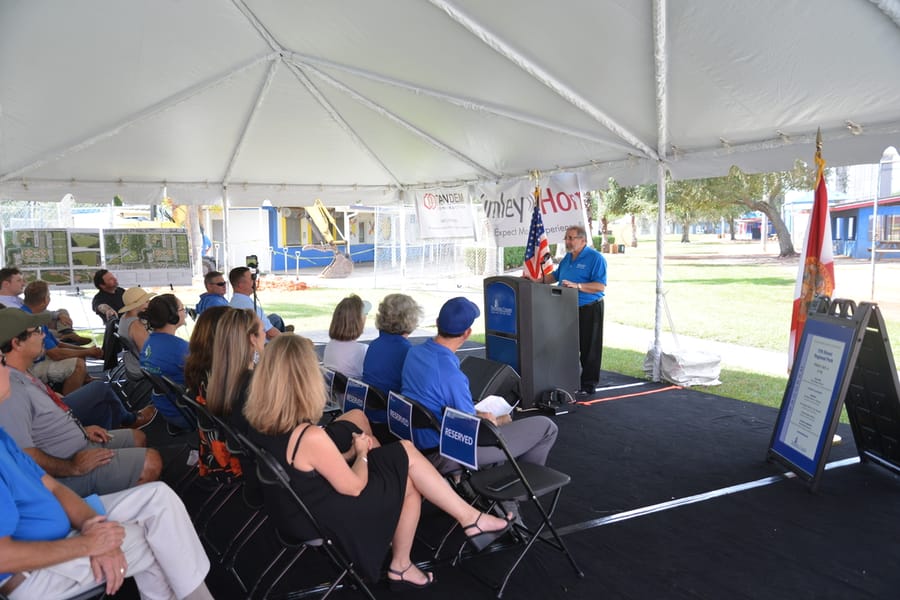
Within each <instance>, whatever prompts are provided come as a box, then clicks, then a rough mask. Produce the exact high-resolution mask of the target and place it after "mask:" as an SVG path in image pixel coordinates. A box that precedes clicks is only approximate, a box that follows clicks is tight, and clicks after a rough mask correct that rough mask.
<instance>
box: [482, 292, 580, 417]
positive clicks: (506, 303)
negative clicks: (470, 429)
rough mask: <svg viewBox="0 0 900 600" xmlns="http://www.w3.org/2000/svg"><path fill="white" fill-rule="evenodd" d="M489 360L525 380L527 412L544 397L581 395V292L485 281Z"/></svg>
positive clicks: (485, 317) (485, 315)
mask: <svg viewBox="0 0 900 600" xmlns="http://www.w3.org/2000/svg"><path fill="white" fill-rule="evenodd" d="M484 323H485V356H486V357H487V358H488V359H489V360H495V361H497V362H501V363H504V364H507V365H509V366H511V367H512V368H513V369H514V370H515V371H516V373H518V374H519V376H520V377H521V378H522V379H521V393H522V402H521V406H522V408H532V407H533V406H534V405H535V403H537V402H538V401H539V400H540V399H541V395H542V394H543V393H544V392H545V391H550V390H554V389H556V388H561V389H564V390H566V391H570V392H571V391H574V390H577V389H578V386H579V381H580V375H581V364H580V362H579V354H578V291H577V290H575V289H572V288H564V287H560V286H555V285H546V284H542V283H535V282H533V281H531V280H529V279H524V278H522V277H505V276H498V277H488V278H486V279H485V280H484Z"/></svg>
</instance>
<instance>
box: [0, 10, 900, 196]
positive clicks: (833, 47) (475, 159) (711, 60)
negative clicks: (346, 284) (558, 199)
mask: <svg viewBox="0 0 900 600" xmlns="http://www.w3.org/2000/svg"><path fill="white" fill-rule="evenodd" d="M898 15H900V10H898V8H897V4H896V2H894V1H891V0H872V1H871V2H865V1H862V0H858V1H853V2H850V1H840V2H838V1H834V2H827V3H816V2H808V1H807V0H758V1H755V2H746V1H745V0H715V1H707V0H668V1H667V0H655V1H651V0H628V1H623V0H559V1H557V2H546V1H542V0H492V1H490V2H484V1H483V0H430V1H425V0H337V1H336V0H304V1H302V2H297V1H294V0H233V1H232V2H227V1H225V0H191V1H190V2H184V1H181V0H154V1H153V2H146V1H145V0H79V1H78V2H71V1H69V0H30V1H28V2H25V1H13V0H8V1H4V2H2V3H0V198H4V199H9V198H14V199H27V200H52V199H58V198H61V197H62V196H63V194H64V193H66V192H70V191H71V192H73V193H75V195H76V197H77V199H78V200H79V201H96V202H108V201H109V199H110V198H111V197H112V196H113V195H115V194H118V195H120V196H122V197H123V198H124V199H125V200H126V201H127V202H131V203H144V202H146V201H147V198H150V197H154V196H156V197H158V195H159V193H160V190H161V189H162V187H163V186H166V188H167V190H168V194H169V195H170V196H172V197H174V198H177V199H178V201H179V202H193V203H210V202H215V201H218V200H220V199H221V197H222V195H223V190H224V189H226V188H227V197H228V200H229V202H230V203H231V204H233V205H241V204H246V205H254V206H258V205H259V204H260V203H261V201H262V200H263V199H266V198H268V199H270V200H271V201H272V203H273V204H275V205H279V204H288V205H295V206H296V205H305V204H309V203H311V202H312V201H313V200H314V199H315V198H321V199H322V200H323V202H325V203H326V204H330V205H339V204H342V205H347V204H353V203H357V202H364V203H367V204H386V203H393V202H396V201H397V200H398V197H399V196H398V192H399V191H400V190H402V189H427V188H429V187H435V186H441V185H460V184H465V183H476V182H479V181H504V180H511V179H517V178H527V177H529V173H530V172H531V171H533V170H538V171H540V172H541V173H543V174H545V175H546V174H550V173H554V172H560V171H576V172H579V173H580V175H581V176H582V179H583V180H585V181H587V182H589V184H590V185H591V186H592V187H603V186H605V184H606V182H607V180H608V178H609V177H610V176H614V177H616V178H617V179H618V180H619V181H621V182H622V183H623V184H633V183H637V182H654V181H656V180H657V177H658V169H657V166H658V163H659V162H660V161H661V162H662V164H663V165H664V166H665V167H666V168H667V169H669V170H670V171H671V172H672V174H673V175H674V176H675V177H677V178H693V177H699V176H710V175H715V174H722V173H724V172H726V171H727V169H728V168H729V167H730V166H731V165H732V164H736V165H738V166H740V167H741V168H743V169H745V170H747V171H761V170H776V169H787V168H790V166H791V165H792V163H793V161H794V160H795V159H797V158H801V159H804V160H809V159H811V157H812V154H813V151H814V148H813V145H814V144H813V140H814V136H815V132H816V129H817V128H819V127H821V128H822V131H823V134H824V139H825V157H826V159H827V160H828V163H829V165H831V166H834V165H838V164H851V163H861V162H874V161H876V160H877V158H878V157H879V156H880V155H881V152H882V150H883V149H884V148H885V147H886V146H888V145H895V146H897V145H898V144H900V61H898V60H897V58H896V57H897V56H900V31H898V25H897V22H898Z"/></svg>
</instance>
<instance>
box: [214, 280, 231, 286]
mask: <svg viewBox="0 0 900 600" xmlns="http://www.w3.org/2000/svg"><path fill="white" fill-rule="evenodd" d="M212 284H213V285H217V286H219V287H225V286H226V285H228V284H226V283H225V282H224V281H213V282H212Z"/></svg>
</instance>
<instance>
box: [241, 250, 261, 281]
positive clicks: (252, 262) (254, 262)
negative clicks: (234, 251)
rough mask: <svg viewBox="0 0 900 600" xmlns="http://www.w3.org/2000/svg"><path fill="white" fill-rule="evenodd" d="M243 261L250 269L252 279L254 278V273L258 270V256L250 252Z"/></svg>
mask: <svg viewBox="0 0 900 600" xmlns="http://www.w3.org/2000/svg"><path fill="white" fill-rule="evenodd" d="M244 263H245V264H246V265H247V267H248V268H249V269H250V275H251V276H252V277H253V279H256V273H257V272H258V271H259V257H257V256H256V255H255V254H250V255H248V256H247V257H246V258H245V259H244Z"/></svg>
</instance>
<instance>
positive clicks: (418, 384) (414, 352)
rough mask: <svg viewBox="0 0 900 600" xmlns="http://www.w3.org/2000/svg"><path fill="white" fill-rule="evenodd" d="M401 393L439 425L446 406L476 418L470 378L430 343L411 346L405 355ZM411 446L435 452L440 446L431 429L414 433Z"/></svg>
mask: <svg viewBox="0 0 900 600" xmlns="http://www.w3.org/2000/svg"><path fill="white" fill-rule="evenodd" d="M401 393H402V394H403V395H404V396H407V397H409V398H412V399H413V400H417V401H418V402H419V403H420V404H422V405H423V406H424V407H425V408H427V409H428V410H430V411H431V413H432V414H433V415H434V416H435V417H437V420H438V421H440V420H441V417H442V416H443V411H444V407H445V406H449V407H451V408H455V409H457V410H460V411H462V412H464V413H467V414H470V415H474V414H475V404H474V403H473V402H472V392H471V390H469V378H468V377H466V374H465V373H463V372H462V370H461V369H460V368H459V358H457V357H456V355H455V354H454V353H453V352H451V351H450V349H449V348H446V347H445V346H441V345H440V344H438V343H437V342H435V341H434V340H433V339H429V340H428V341H426V342H425V343H424V344H419V345H418V346H413V347H412V348H410V349H409V352H408V353H407V354H406V361H404V363H403V388H402V391H401ZM413 442H414V443H415V445H416V447H417V448H419V449H420V450H427V449H430V448H435V447H437V446H438V444H439V443H440V434H439V433H438V432H437V431H433V430H431V429H414V430H413Z"/></svg>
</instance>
